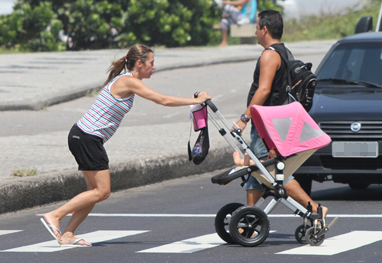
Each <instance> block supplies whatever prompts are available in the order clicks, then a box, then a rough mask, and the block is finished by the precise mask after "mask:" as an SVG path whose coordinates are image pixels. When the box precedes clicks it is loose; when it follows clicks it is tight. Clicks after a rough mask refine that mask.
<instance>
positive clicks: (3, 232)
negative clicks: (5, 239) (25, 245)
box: [0, 230, 22, 236]
mask: <svg viewBox="0 0 382 263" xmlns="http://www.w3.org/2000/svg"><path fill="white" fill-rule="evenodd" d="M21 231H22V230H0V236H2V235H8V234H13V233H17V232H21Z"/></svg>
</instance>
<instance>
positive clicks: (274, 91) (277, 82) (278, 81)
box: [247, 43, 288, 107]
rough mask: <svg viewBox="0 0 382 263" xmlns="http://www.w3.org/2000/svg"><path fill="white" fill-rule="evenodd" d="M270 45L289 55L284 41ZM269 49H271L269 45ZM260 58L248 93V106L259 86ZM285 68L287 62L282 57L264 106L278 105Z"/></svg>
mask: <svg viewBox="0 0 382 263" xmlns="http://www.w3.org/2000/svg"><path fill="white" fill-rule="evenodd" d="M270 47H273V48H274V49H275V50H277V51H278V52H281V53H283V54H285V56H286V57H288V55H287V50H286V47H285V46H284V44H283V43H277V44H273V45H271V46H270ZM267 49H269V47H268V48H267ZM267 49H265V50H267ZM265 50H264V51H265ZM264 51H263V52H264ZM274 52H276V51H274ZM260 58H261V56H260V57H259V59H258V60H257V64H256V69H255V72H254V73H253V82H252V85H251V88H250V90H249V93H248V98H247V107H248V106H249V104H250V103H251V101H252V98H253V95H254V94H255V92H256V90H257V89H258V88H259V77H260ZM285 70H286V64H285V61H284V60H283V59H282V58H281V66H280V68H279V69H278V70H277V71H276V75H275V78H274V79H273V82H272V88H271V92H270V94H269V96H268V98H267V99H266V101H265V102H264V105H263V106H273V105H278V97H279V96H278V95H279V91H280V88H281V87H282V86H283V81H284V73H285Z"/></svg>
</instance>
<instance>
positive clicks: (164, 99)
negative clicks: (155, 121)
mask: <svg viewBox="0 0 382 263" xmlns="http://www.w3.org/2000/svg"><path fill="white" fill-rule="evenodd" d="M111 93H112V95H113V96H114V97H116V98H126V97H129V96H131V95H133V94H137V95H138V96H140V97H142V98H145V99H147V100H151V101H153V102H155V103H157V104H161V105H163V106H171V107H175V106H185V105H192V104H201V103H203V102H205V101H206V100H208V99H211V96H210V95H209V94H208V93H207V92H201V93H199V95H198V97H197V98H193V97H192V98H183V97H176V96H167V95H163V94H161V93H159V92H156V91H154V90H152V89H150V88H149V87H147V86H146V85H145V84H144V83H143V82H142V81H141V80H139V79H137V78H134V77H131V76H124V77H121V78H120V79H118V80H117V81H116V82H115V83H114V84H113V85H112V87H111Z"/></svg>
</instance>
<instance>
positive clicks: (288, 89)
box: [269, 47, 317, 111]
mask: <svg viewBox="0 0 382 263" xmlns="http://www.w3.org/2000/svg"><path fill="white" fill-rule="evenodd" d="M269 49H271V50H273V51H276V52H277V53H278V54H279V55H280V57H281V59H283V60H284V62H285V64H286V67H287V69H286V71H285V76H284V79H285V85H284V86H283V87H282V88H281V89H280V91H279V97H278V105H284V104H289V103H291V102H294V101H298V102H300V103H301V104H302V106H303V107H304V109H305V110H306V111H309V110H310V108H312V104H313V95H314V89H315V87H316V83H317V78H316V76H315V75H314V74H313V73H312V71H311V69H312V63H304V62H302V61H301V60H295V59H294V57H293V55H292V53H291V52H290V51H289V49H287V48H286V50H287V55H288V57H286V56H285V54H282V53H280V52H278V51H277V50H276V49H274V48H273V47H269Z"/></svg>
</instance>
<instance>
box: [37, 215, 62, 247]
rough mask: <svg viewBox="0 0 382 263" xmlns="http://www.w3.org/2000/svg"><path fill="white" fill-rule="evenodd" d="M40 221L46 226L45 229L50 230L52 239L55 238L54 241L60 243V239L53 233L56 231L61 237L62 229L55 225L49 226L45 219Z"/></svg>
mask: <svg viewBox="0 0 382 263" xmlns="http://www.w3.org/2000/svg"><path fill="white" fill-rule="evenodd" d="M40 221H41V223H42V224H43V225H44V226H45V228H46V229H47V230H48V232H49V233H50V234H51V235H52V237H54V239H56V240H57V241H58V242H60V239H59V238H58V237H57V236H56V235H55V234H54V232H53V230H56V231H58V233H59V234H60V236H61V231H60V229H58V228H57V227H55V226H54V225H51V224H48V222H46V221H45V219H44V218H40Z"/></svg>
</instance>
